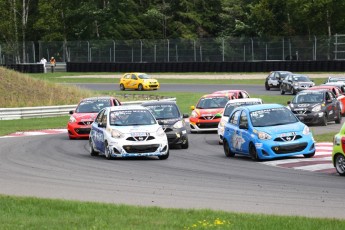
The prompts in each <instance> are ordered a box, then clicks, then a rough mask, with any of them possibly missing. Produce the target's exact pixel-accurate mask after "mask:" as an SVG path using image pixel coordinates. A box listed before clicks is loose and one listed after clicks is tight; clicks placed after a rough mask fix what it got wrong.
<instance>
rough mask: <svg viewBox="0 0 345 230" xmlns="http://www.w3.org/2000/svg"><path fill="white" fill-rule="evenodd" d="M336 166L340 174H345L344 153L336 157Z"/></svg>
mask: <svg viewBox="0 0 345 230" xmlns="http://www.w3.org/2000/svg"><path fill="white" fill-rule="evenodd" d="M334 167H335V169H336V170H337V172H338V174H339V175H340V176H345V157H344V155H342V154H339V153H338V154H337V155H336V156H335V157H334Z"/></svg>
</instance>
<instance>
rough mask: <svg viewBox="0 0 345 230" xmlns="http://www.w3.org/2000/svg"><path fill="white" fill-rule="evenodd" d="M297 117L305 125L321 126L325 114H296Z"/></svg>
mask: <svg viewBox="0 0 345 230" xmlns="http://www.w3.org/2000/svg"><path fill="white" fill-rule="evenodd" d="M294 114H295V115H296V117H297V118H298V119H299V120H300V121H301V122H303V123H304V124H312V125H315V124H320V123H321V122H322V120H323V116H324V112H322V111H320V112H311V113H308V114H298V113H296V112H294Z"/></svg>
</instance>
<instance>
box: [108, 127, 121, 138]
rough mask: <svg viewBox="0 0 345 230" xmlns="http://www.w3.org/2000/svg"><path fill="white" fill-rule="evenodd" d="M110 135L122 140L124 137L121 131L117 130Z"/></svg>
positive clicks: (113, 130)
mask: <svg viewBox="0 0 345 230" xmlns="http://www.w3.org/2000/svg"><path fill="white" fill-rule="evenodd" d="M110 133H111V137H112V138H122V137H123V133H121V132H120V131H119V130H116V129H112V130H111V132H110Z"/></svg>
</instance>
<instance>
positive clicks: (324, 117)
mask: <svg viewBox="0 0 345 230" xmlns="http://www.w3.org/2000/svg"><path fill="white" fill-rule="evenodd" d="M327 124H328V118H327V114H323V117H322V120H321V125H322V126H327Z"/></svg>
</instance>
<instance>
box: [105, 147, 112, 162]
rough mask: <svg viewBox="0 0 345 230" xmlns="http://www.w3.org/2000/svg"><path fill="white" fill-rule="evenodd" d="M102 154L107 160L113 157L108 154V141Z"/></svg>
mask: <svg viewBox="0 0 345 230" xmlns="http://www.w3.org/2000/svg"><path fill="white" fill-rule="evenodd" d="M104 155H105V158H107V160H111V159H113V157H112V156H111V154H110V151H109V148H108V143H105V147H104Z"/></svg>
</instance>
